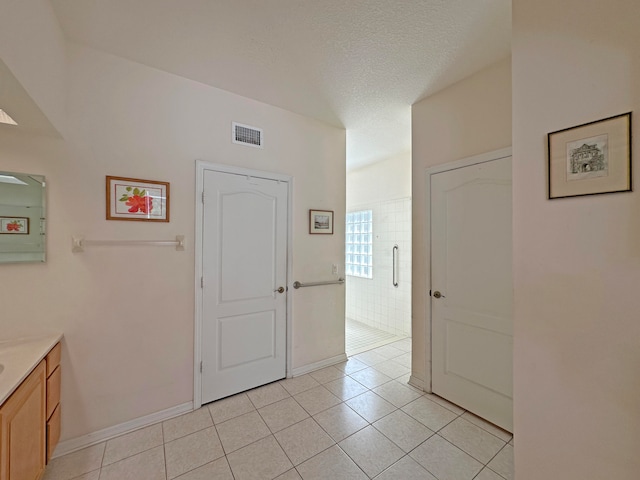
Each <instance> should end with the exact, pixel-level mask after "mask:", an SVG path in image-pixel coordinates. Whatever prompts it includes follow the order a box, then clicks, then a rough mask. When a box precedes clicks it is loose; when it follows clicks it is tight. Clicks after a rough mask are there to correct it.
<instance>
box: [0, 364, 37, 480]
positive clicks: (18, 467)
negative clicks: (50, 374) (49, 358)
mask: <svg viewBox="0 0 640 480" xmlns="http://www.w3.org/2000/svg"><path fill="white" fill-rule="evenodd" d="M46 374H47V366H46V361H45V360H43V361H42V362H40V363H39V364H38V366H37V367H36V368H35V369H34V370H33V371H32V372H31V374H29V376H28V377H27V378H26V380H24V381H23V382H22V383H21V384H20V386H19V387H18V388H17V389H16V390H15V391H14V392H13V393H12V394H11V396H10V397H9V398H8V399H7V401H6V402H4V403H3V404H2V407H0V480H37V479H39V478H40V476H41V475H42V473H43V472H44V467H45V464H46V443H45V441H46V431H45V429H46V422H47V417H46V414H47V406H46V400H47V392H46V388H47V382H46V380H47V377H46Z"/></svg>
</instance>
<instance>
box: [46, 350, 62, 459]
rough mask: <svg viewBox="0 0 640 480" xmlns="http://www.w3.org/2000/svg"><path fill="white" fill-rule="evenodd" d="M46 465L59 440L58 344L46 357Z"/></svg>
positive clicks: (59, 371) (59, 372)
mask: <svg viewBox="0 0 640 480" xmlns="http://www.w3.org/2000/svg"><path fill="white" fill-rule="evenodd" d="M46 361H47V432H46V433H47V463H49V460H51V455H52V454H53V451H54V450H55V448H56V445H58V440H60V376H61V370H60V344H59V343H58V344H56V346H55V347H53V348H52V349H51V351H50V352H49V354H48V355H47V359H46Z"/></svg>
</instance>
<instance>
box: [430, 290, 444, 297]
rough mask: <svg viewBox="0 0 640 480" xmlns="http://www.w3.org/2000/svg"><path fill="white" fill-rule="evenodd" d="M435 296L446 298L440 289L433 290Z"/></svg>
mask: <svg viewBox="0 0 640 480" xmlns="http://www.w3.org/2000/svg"><path fill="white" fill-rule="evenodd" d="M433 296H434V297H435V298H441V297H442V298H445V296H444V295H443V294H441V293H440V292H439V291H438V290H436V291H435V292H433Z"/></svg>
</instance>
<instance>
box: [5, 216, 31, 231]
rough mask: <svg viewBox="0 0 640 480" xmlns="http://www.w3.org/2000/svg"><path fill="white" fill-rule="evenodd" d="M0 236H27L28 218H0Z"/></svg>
mask: <svg viewBox="0 0 640 480" xmlns="http://www.w3.org/2000/svg"><path fill="white" fill-rule="evenodd" d="M0 234H7V235H29V217H0Z"/></svg>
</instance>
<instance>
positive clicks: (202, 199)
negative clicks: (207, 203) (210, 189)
mask: <svg viewBox="0 0 640 480" xmlns="http://www.w3.org/2000/svg"><path fill="white" fill-rule="evenodd" d="M202 203H204V192H202Z"/></svg>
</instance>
